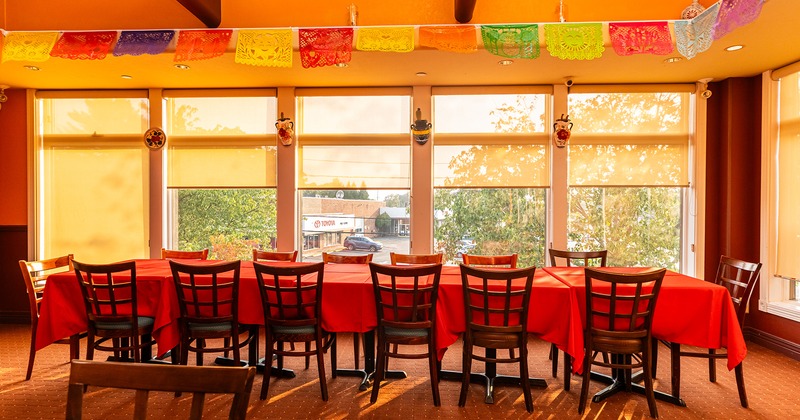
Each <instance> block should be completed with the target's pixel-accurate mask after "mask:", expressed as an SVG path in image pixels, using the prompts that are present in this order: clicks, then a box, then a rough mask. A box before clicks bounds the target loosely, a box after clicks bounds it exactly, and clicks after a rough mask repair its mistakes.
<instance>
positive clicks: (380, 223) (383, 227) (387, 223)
mask: <svg viewBox="0 0 800 420" xmlns="http://www.w3.org/2000/svg"><path fill="white" fill-rule="evenodd" d="M375 227H376V228H377V229H378V232H379V233H381V234H383V235H388V234H390V233H392V218H391V217H389V215H388V214H387V213H381V214H379V215H378V217H376V218H375Z"/></svg>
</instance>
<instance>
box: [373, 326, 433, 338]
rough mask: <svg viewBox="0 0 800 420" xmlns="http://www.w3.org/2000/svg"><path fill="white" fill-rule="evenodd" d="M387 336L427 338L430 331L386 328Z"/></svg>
mask: <svg viewBox="0 0 800 420" xmlns="http://www.w3.org/2000/svg"><path fill="white" fill-rule="evenodd" d="M384 330H385V331H386V335H388V336H394V337H427V336H428V330H427V329H425V328H395V327H388V326H387V327H384Z"/></svg>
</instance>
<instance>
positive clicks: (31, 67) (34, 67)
mask: <svg viewBox="0 0 800 420" xmlns="http://www.w3.org/2000/svg"><path fill="white" fill-rule="evenodd" d="M23 67H25V68H26V69H28V70H30V71H39V70H41V69H40V68H39V67H36V66H23Z"/></svg>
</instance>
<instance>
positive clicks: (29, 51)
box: [3, 32, 58, 63]
mask: <svg viewBox="0 0 800 420" xmlns="http://www.w3.org/2000/svg"><path fill="white" fill-rule="evenodd" d="M57 40H58V32H8V33H6V36H5V41H4V42H3V62H4V63H5V62H6V61H35V62H43V61H47V60H48V59H49V58H50V52H51V51H52V50H53V45H55V44H56V41H57Z"/></svg>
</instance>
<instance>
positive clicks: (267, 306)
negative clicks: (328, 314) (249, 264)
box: [253, 262, 325, 327]
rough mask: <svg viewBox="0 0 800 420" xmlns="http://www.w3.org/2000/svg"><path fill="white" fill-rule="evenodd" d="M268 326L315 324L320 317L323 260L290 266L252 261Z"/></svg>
mask: <svg viewBox="0 0 800 420" xmlns="http://www.w3.org/2000/svg"><path fill="white" fill-rule="evenodd" d="M253 268H254V269H255V272H256V278H257V279H258V285H259V289H260V290H261V302H262V305H263V307H264V320H265V322H266V325H267V326H292V327H301V326H308V325H317V324H318V323H319V322H320V321H321V319H322V277H323V272H324V269H325V264H324V263H321V262H319V263H315V264H304V265H299V266H292V267H283V266H274V265H267V264H259V263H257V262H256V263H253Z"/></svg>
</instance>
